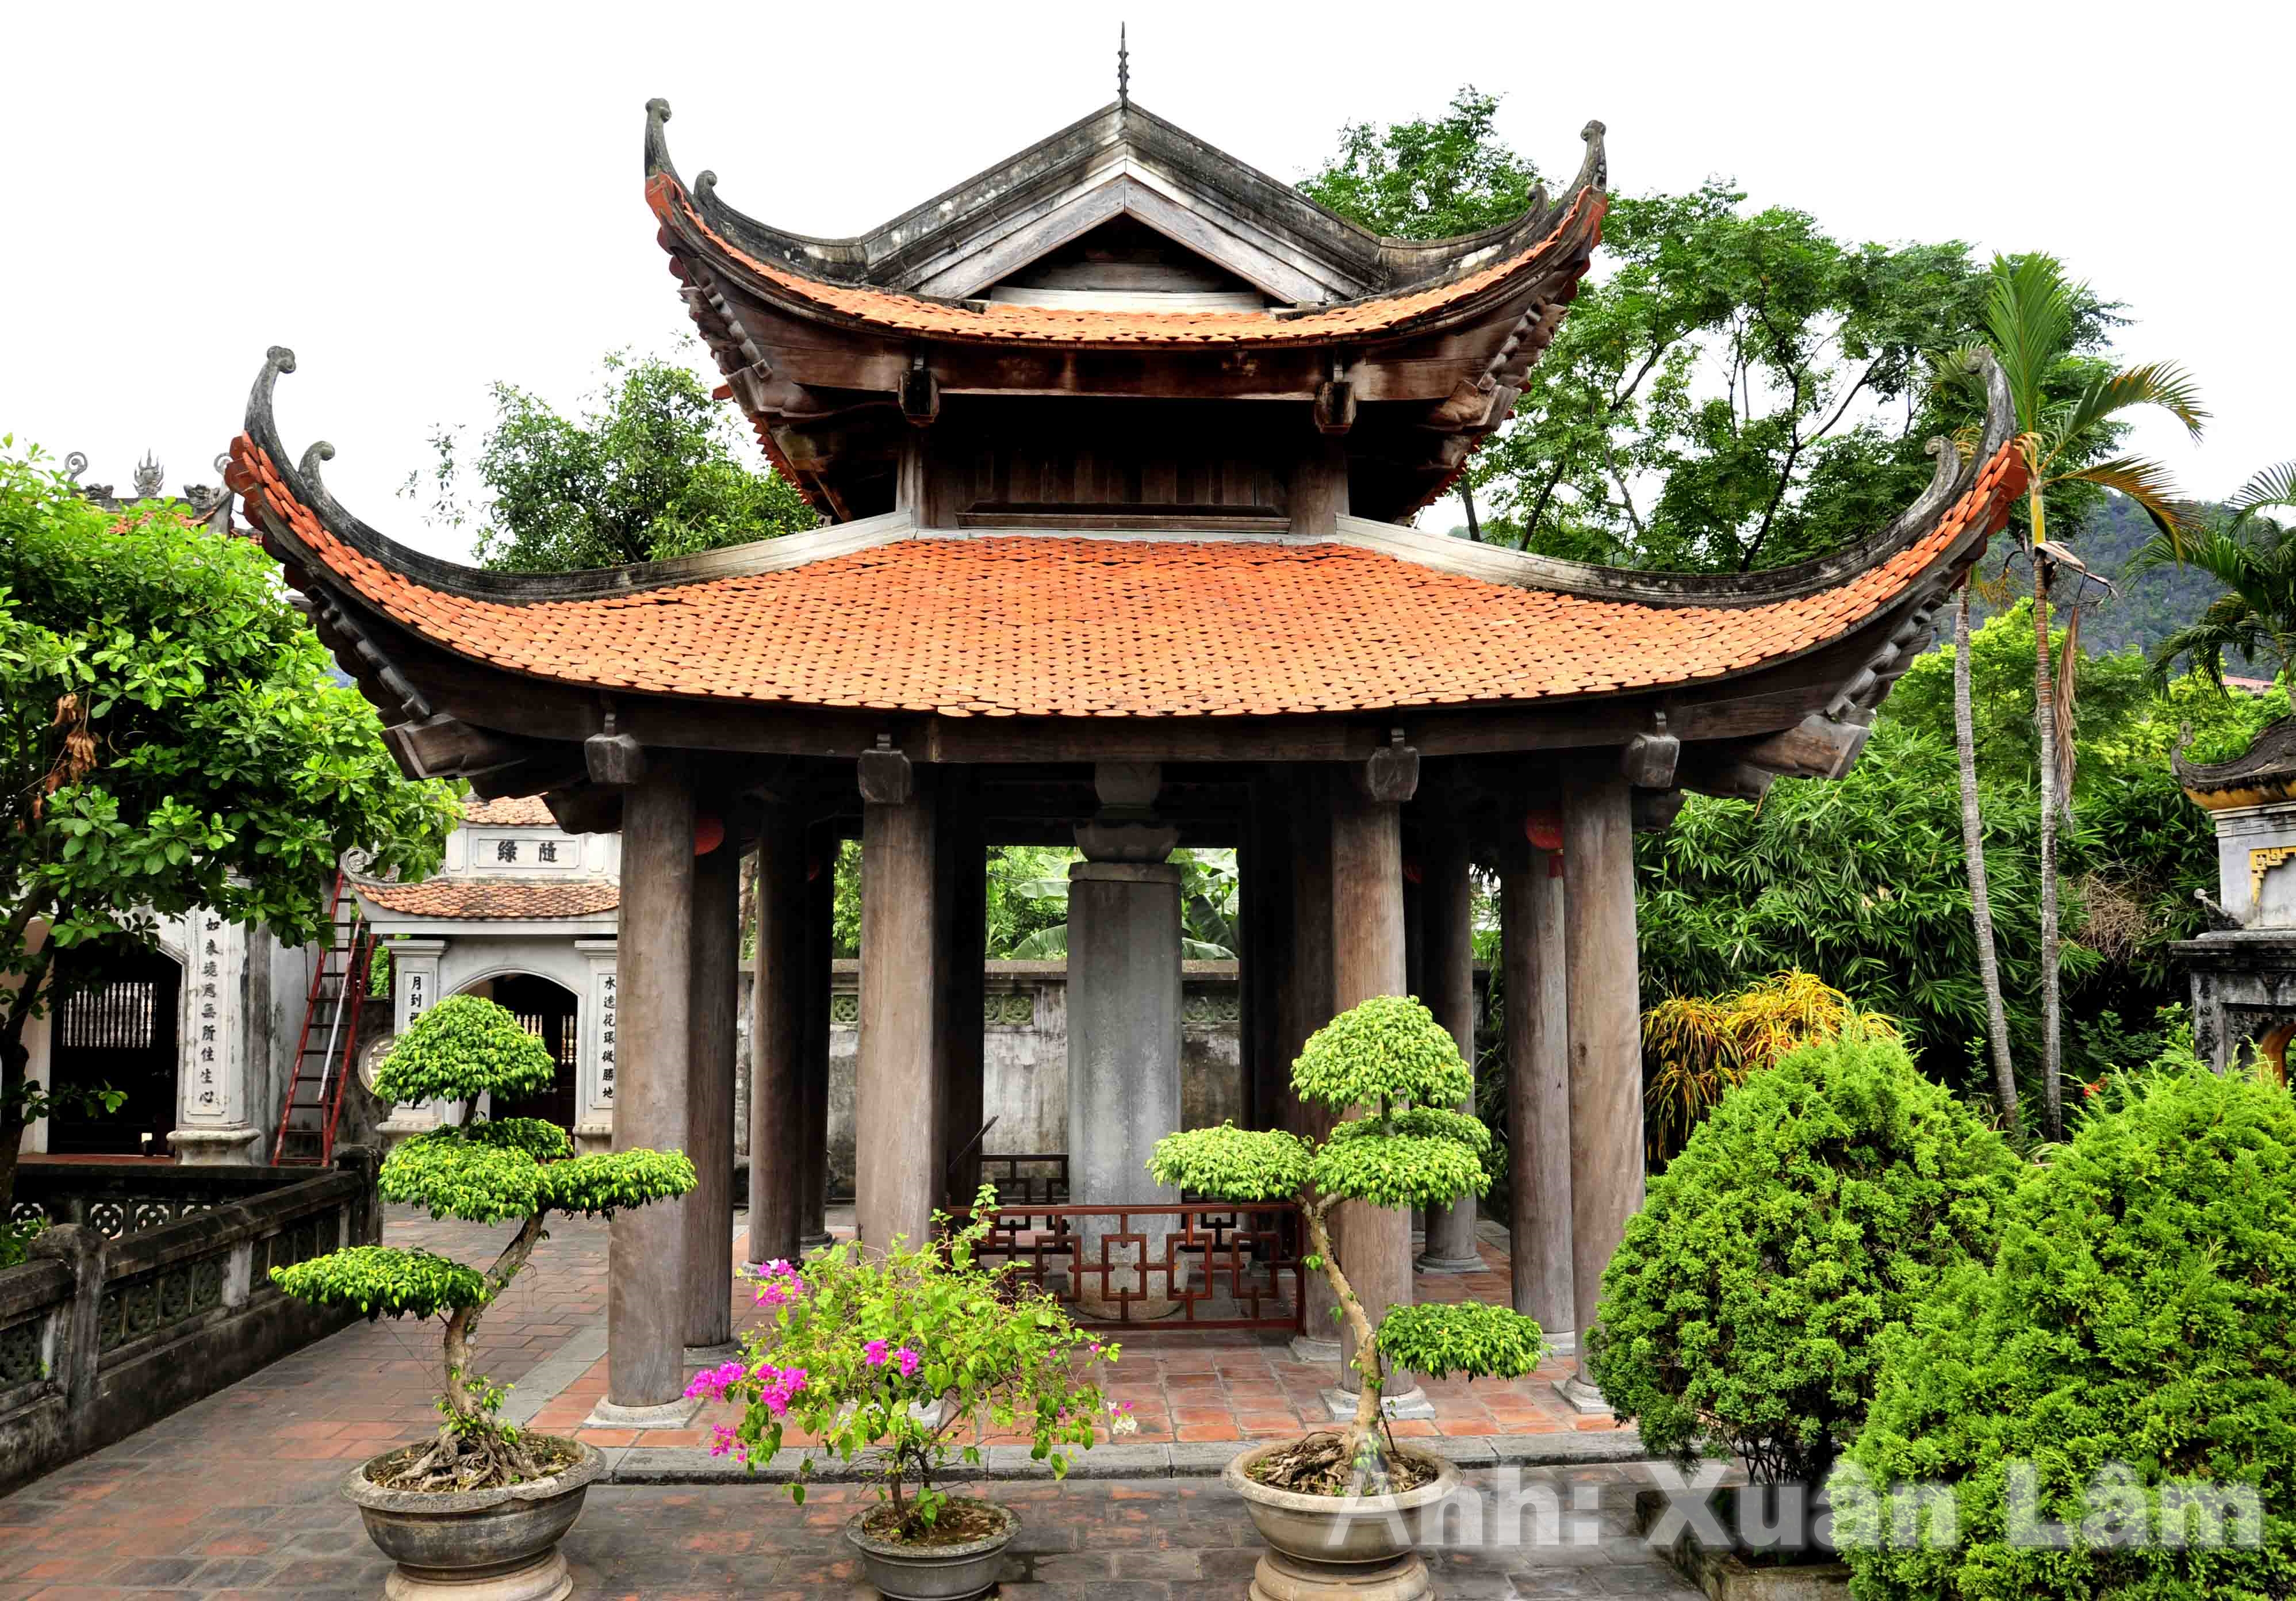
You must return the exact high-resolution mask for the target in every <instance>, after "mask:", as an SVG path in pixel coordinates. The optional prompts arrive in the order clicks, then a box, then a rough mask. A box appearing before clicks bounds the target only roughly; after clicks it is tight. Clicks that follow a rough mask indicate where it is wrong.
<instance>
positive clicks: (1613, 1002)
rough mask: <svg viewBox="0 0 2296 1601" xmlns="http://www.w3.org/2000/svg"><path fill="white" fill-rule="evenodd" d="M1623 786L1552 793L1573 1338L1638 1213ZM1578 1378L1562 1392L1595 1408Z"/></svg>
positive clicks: (1586, 1323)
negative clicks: (1566, 1018)
mask: <svg viewBox="0 0 2296 1601" xmlns="http://www.w3.org/2000/svg"><path fill="white" fill-rule="evenodd" d="M1629 793H1630V791H1629V786H1628V782H1627V778H1626V776H1625V775H1624V774H1623V773H1621V772H1620V770H1619V768H1618V767H1617V765H1616V763H1615V762H1612V761H1605V762H1597V761H1594V760H1589V761H1587V763H1585V764H1584V765H1583V766H1581V767H1580V768H1578V769H1577V770H1575V771H1574V772H1573V773H1571V774H1570V776H1568V777H1567V778H1566V780H1565V782H1564V785H1563V791H1562V854H1563V859H1564V861H1565V862H1566V863H1567V864H1568V866H1567V870H1568V872H1569V874H1570V879H1569V882H1570V894H1569V895H1568V896H1567V897H1566V898H1565V903H1564V907H1563V919H1562V926H1563V942H1564V945H1565V947H1566V949H1565V953H1564V961H1565V963H1566V964H1567V966H1568V969H1569V971H1568V974H1567V983H1568V986H1569V989H1570V1256H1571V1273H1570V1279H1571V1301H1572V1305H1573V1309H1574V1310H1575V1311H1576V1313H1577V1322H1578V1324H1579V1334H1581V1335H1582V1336H1583V1335H1584V1334H1585V1333H1586V1331H1587V1329H1588V1328H1590V1327H1592V1326H1593V1325H1594V1324H1595V1321H1596V1320H1597V1319H1598V1318H1600V1317H1601V1316H1602V1309H1601V1307H1600V1306H1599V1305H1598V1304H1597V1300H1598V1297H1599V1296H1600V1295H1601V1293H1602V1289H1603V1268H1606V1267H1608V1266H1609V1265H1610V1261H1611V1252H1613V1251H1615V1250H1617V1249H1618V1245H1619V1242H1620V1240H1621V1239H1623V1238H1625V1237H1626V1232H1627V1219H1628V1218H1630V1217H1632V1216H1633V1215H1634V1213H1635V1211H1636V1210H1637V1209H1638V1208H1639V1207H1640V1206H1641V1205H1642V1203H1643V1094H1642V1089H1643V1070H1642V1013H1641V1005H1642V997H1641V981H1640V973H1639V971H1638V963H1639V953H1638V952H1637V950H1636V944H1635V838H1634V818H1633V816H1632V812H1631V809H1630V802H1629V799H1628V797H1629ZM1585 1345H1586V1342H1585V1341H1584V1339H1583V1338H1582V1339H1581V1340H1580V1342H1579V1348H1580V1351H1581V1355H1580V1357H1579V1364H1580V1368H1581V1372H1580V1373H1579V1374H1575V1375H1572V1376H1571V1377H1570V1378H1569V1379H1567V1380H1565V1381H1563V1382H1562V1385H1561V1386H1560V1387H1561V1389H1562V1393H1563V1395H1564V1397H1565V1398H1566V1399H1568V1400H1570V1403H1571V1404H1572V1405H1573V1406H1575V1407H1577V1408H1579V1409H1580V1410H1581V1411H1599V1410H1605V1409H1607V1408H1608V1403H1607V1402H1605V1401H1604V1400H1603V1398H1602V1392H1600V1391H1598V1390H1596V1389H1595V1386H1594V1385H1593V1384H1592V1383H1588V1382H1587V1379H1586V1378H1585V1377H1584V1367H1585V1363H1586V1357H1585V1355H1584V1351H1585Z"/></svg>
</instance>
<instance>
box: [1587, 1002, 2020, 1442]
mask: <svg viewBox="0 0 2296 1601" xmlns="http://www.w3.org/2000/svg"><path fill="white" fill-rule="evenodd" d="M1858 1033H1859V1031H1858V1030H1846V1031H1845V1033H1844V1035H1843V1037H1842V1038H1841V1039H1835V1040H1832V1041H1828V1042H1825V1043H1823V1044H1818V1045H1811V1046H1805V1047H1802V1048H1801V1049H1800V1050H1797V1051H1792V1052H1790V1053H1789V1054H1787V1055H1785V1056H1784V1057H1783V1058H1781V1059H1780V1060H1779V1062H1778V1063H1777V1064H1776V1065H1775V1066H1774V1067H1771V1068H1767V1069H1766V1070H1764V1071H1760V1072H1757V1073H1754V1074H1751V1075H1750V1076H1749V1077H1748V1078H1747V1079H1746V1080H1745V1081H1744V1082H1743V1083H1741V1084H1739V1085H1737V1086H1736V1087H1735V1088H1733V1089H1731V1090H1730V1091H1729V1093H1728V1094H1727V1095H1726V1096H1723V1098H1722V1100H1721V1102H1720V1104H1718V1106H1717V1107H1716V1108H1715V1109H1714V1111H1713V1112H1712V1113H1711V1114H1710V1116H1709V1117H1708V1118H1707V1120H1706V1121H1705V1122H1703V1123H1702V1124H1701V1125H1700V1126H1699V1128H1698V1129H1697V1131H1696V1132H1695V1133H1693V1135H1692V1136H1691V1137H1690V1142H1689V1144H1688V1145H1685V1147H1684V1148H1683V1151H1682V1154H1680V1155H1678V1156H1677V1157H1676V1158H1675V1159H1674V1161H1673V1162H1671V1163H1669V1165H1668V1167H1667V1169H1666V1170H1665V1171H1664V1172H1663V1173H1661V1174H1660V1175H1659V1176H1658V1177H1657V1178H1653V1179H1652V1181H1651V1186H1650V1195H1649V1198H1648V1199H1647V1200H1646V1201H1645V1202H1644V1205H1643V1208H1642V1210H1641V1211H1639V1212H1638V1213H1636V1215H1635V1216H1634V1217H1633V1218H1632V1219H1629V1220H1628V1225H1627V1233H1626V1238H1625V1241H1624V1242H1623V1243H1622V1244H1620V1247H1619V1250H1618V1252H1617V1254H1616V1255H1615V1256H1613V1257H1612V1258H1611V1265H1610V1268H1609V1269H1608V1270H1607V1271H1606V1272H1605V1273H1604V1274H1603V1298H1602V1303H1601V1312H1600V1322H1599V1323H1598V1324H1597V1325H1596V1326H1595V1329H1594V1330H1593V1332H1592V1334H1591V1335H1590V1336H1589V1339H1588V1342H1587V1343H1588V1347H1589V1349H1588V1353H1587V1367H1588V1371H1589V1373H1590V1374H1591V1375H1592V1376H1593V1378H1594V1380H1595V1383H1597V1384H1599V1385H1600V1386H1601V1387H1602V1391H1603V1395H1604V1396H1605V1397H1607V1398H1608V1399H1609V1400H1610V1401H1611V1405H1612V1406H1614V1407H1615V1408H1617V1409H1618V1413H1619V1416H1620V1418H1621V1419H1622V1420H1624V1419H1628V1418H1631V1419H1634V1420H1635V1421H1636V1422H1637V1423H1638V1424H1640V1426H1641V1429H1642V1437H1643V1443H1644V1445H1645V1446H1647V1447H1648V1448H1650V1449H1651V1450H1652V1452H1653V1453H1660V1454H1665V1455H1669V1456H1671V1457H1675V1458H1676V1459H1677V1461H1681V1462H1685V1463H1686V1462H1688V1461H1689V1460H1691V1459H1692V1458H1693V1457H1696V1456H1697V1455H1698V1453H1699V1452H1700V1450H1701V1449H1702V1448H1703V1447H1704V1446H1705V1445H1707V1444H1710V1443H1711V1444H1722V1445H1727V1446H1729V1447H1730V1448H1732V1449H1734V1450H1736V1451H1737V1452H1739V1453H1740V1454H1741V1455H1743V1456H1744V1457H1746V1459H1747V1461H1748V1463H1749V1465H1750V1466H1751V1468H1752V1470H1753V1472H1754V1474H1755V1475H1756V1476H1757V1477H1758V1478H1759V1479H1763V1480H1768V1481H1775V1482H1790V1481H1801V1482H1810V1483H1815V1482H1817V1481H1818V1480H1819V1479H1822V1478H1823V1477H1824V1475H1825V1471H1826V1469H1827V1468H1828V1467H1830V1466H1832V1464H1833V1459H1834V1457H1835V1456H1836V1455H1837V1454H1838V1453H1839V1452H1840V1450H1841V1449H1842V1447H1843V1446H1845V1445H1846V1444H1848V1442H1849V1440H1850V1438H1851V1437H1852V1436H1853V1435H1855V1434H1856V1433H1857V1429H1858V1426H1859V1424H1862V1423H1863V1422H1864V1421H1865V1416H1866V1405H1867V1403H1868V1401H1869V1400H1871V1398H1872V1396H1873V1393H1874V1379H1875V1374H1876V1366H1877V1360H1878V1358H1877V1352H1876V1348H1875V1341H1876V1340H1877V1339H1878V1337H1879V1336H1880V1335H1881V1334H1882V1333H1883V1331H1885V1330H1887V1329H1889V1328H1890V1327H1892V1326H1896V1325H1898V1324H1901V1323H1902V1322H1904V1321H1905V1319H1906V1318H1908V1317H1909V1316H1910V1315H1911V1314H1912V1311H1913V1309H1914V1307H1915V1304H1917V1302H1918V1301H1919V1300H1920V1298H1921V1296H1922V1295H1923V1293H1925V1292H1926V1291H1927V1290H1928V1289H1929V1288H1930V1286H1931V1284H1932V1283H1933V1282H1934V1281H1935V1279H1936V1278H1937V1277H1938V1275H1939V1273H1941V1272H1943V1271H1945V1270H1947V1269H1949V1268H1953V1267H1955V1266H1956V1265H1958V1264H1960V1263H1962V1262H1964V1261H1965V1260H1969V1259H1970V1258H1972V1257H1977V1258H1980V1259H1982V1258H1986V1257H1989V1256H1990V1254H1991V1252H1992V1249H1993V1244H1994V1241H1995V1238H1996V1236H1997V1231H1998V1228H1999V1212H2000V1209H2001V1207H2002V1205H2003V1204H2004V1203H2005V1202H2006V1200H2007V1199H2008V1196H2009V1195H2010V1193H2011V1191H2012V1189H2013V1186H2014V1178H2015V1172H2016V1159H2015V1158H2014V1156H2013V1154H2011V1153H2010V1151H2009V1149H2008V1147H2007V1146H2006V1145H2005V1144H2004V1143H2003V1142H2002V1141H2001V1139H2000V1138H1999V1137H1997V1136H1996V1135H1995V1134H1994V1133H1993V1132H1992V1131H1991V1130H1989V1129H1987V1128H1986V1127H1985V1126H1984V1125H1983V1124H1981V1123H1980V1122H1979V1121H1978V1120H1977V1118H1976V1116H1975V1115H1974V1114H1973V1113H1972V1112H1970V1111H1969V1110H1968V1108H1966V1107H1964V1106H1963V1105H1961V1104H1958V1103H1957V1102H1956V1101H1955V1100H1954V1099H1953V1098H1952V1097H1951V1096H1949V1095H1948V1094H1947V1093H1946V1091H1945V1090H1944V1089H1943V1088H1940V1087H1939V1086H1938V1085H1936V1084H1934V1083H1931V1081H1929V1080H1926V1079H1924V1078H1923V1077H1922V1075H1921V1073H1920V1072H1919V1071H1917V1070H1916V1069H1915V1066H1914V1063H1913V1061H1912V1059H1911V1058H1910V1057H1909V1056H1907V1054H1906V1050H1905V1047H1903V1046H1901V1045H1899V1044H1898V1042H1897V1041H1896V1040H1894V1039H1867V1038H1859V1037H1858Z"/></svg>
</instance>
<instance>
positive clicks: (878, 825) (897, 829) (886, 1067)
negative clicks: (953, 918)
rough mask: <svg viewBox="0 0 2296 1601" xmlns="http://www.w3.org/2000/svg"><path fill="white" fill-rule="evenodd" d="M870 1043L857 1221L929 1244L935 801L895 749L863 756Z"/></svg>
mask: <svg viewBox="0 0 2296 1601" xmlns="http://www.w3.org/2000/svg"><path fill="white" fill-rule="evenodd" d="M859 766H860V784H861V800H862V803H863V804H862V813H861V817H862V822H861V1039H860V1045H859V1055H858V1057H857V1061H856V1064H855V1070H854V1089H853V1097H854V1119H855V1122H856V1125H857V1127H858V1128H860V1129H865V1130H866V1131H867V1133H866V1135H865V1137H863V1138H861V1139H860V1140H859V1141H857V1145H856V1151H855V1173H854V1189H855V1203H854V1216H855V1219H856V1221H857V1224H858V1226H859V1229H860V1235H861V1241H862V1243H863V1244H865V1245H867V1246H868V1247H870V1248H871V1249H872V1250H876V1251H883V1250H885V1249H887V1248H888V1247H889V1246H890V1245H891V1244H892V1243H893V1242H894V1241H895V1240H896V1239H905V1240H906V1241H907V1242H908V1244H911V1245H913V1246H915V1245H922V1244H924V1243H925V1242H926V1241H927V1240H928V1239H929V1238H931V1233H932V1211H933V1203H934V1202H935V1201H936V1200H938V1199H939V1195H940V1178H939V1166H940V1162H939V1157H940V1151H941V1142H940V1131H939V1128H938V1126H937V1123H936V1120H935V1117H934V1112H935V1098H936V1096H935V1084H934V1080H935V1072H934V1068H935V1065H936V1054H937V1035H938V1030H937V1029H936V1027H935V1024H936V1022H938V1020H939V1009H938V1007H937V1006H935V1004H934V1000H935V991H934V981H933V963H934V957H935V956H936V954H937V953H936V952H935V950H934V948H933V930H934V926H935V924H936V921H937V919H936V916H935V908H934V901H935V897H936V894H937V891H938V890H939V883H938V882H937V881H938V879H939V874H937V873H936V872H935V871H934V849H933V835H934V832H935V830H934V824H935V815H934V806H933V801H934V796H933V793H932V789H931V782H930V774H929V773H920V772H918V771H916V770H915V769H914V768H912V767H911V766H910V763H909V759H908V758H907V757H906V756H904V755H902V754H901V753H900V752H899V751H896V750H893V749H892V748H891V747H890V744H881V745H880V747H879V748H878V749H876V750H874V751H866V752H865V753H864V754H863V755H862V757H861V759H860V764H859Z"/></svg>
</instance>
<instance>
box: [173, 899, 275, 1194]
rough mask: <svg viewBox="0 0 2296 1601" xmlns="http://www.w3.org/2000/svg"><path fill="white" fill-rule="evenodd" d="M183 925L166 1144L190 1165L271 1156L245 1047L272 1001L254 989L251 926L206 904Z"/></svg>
mask: <svg viewBox="0 0 2296 1601" xmlns="http://www.w3.org/2000/svg"><path fill="white" fill-rule="evenodd" d="M183 928H184V988H185V989H186V990H187V992H188V993H187V994H186V995H185V997H184V1053H183V1064H182V1067H181V1070H180V1071H179V1073H178V1077H177V1085H176V1089H177V1095H176V1127H175V1129H173V1130H172V1131H171V1132H170V1133H169V1134H168V1145H169V1146H170V1147H171V1148H172V1149H173V1150H174V1152H175V1154H176V1159H177V1160H178V1161H180V1162H183V1163H184V1165H186V1166H189V1167H199V1166H225V1165H234V1166H235V1165H243V1164H246V1163H250V1162H266V1161H268V1160H269V1159H270V1154H269V1153H268V1152H267V1151H266V1150H264V1149H263V1148H262V1145H263V1137H264V1131H263V1129H261V1128H259V1127H258V1125H257V1122H256V1119H257V1117H258V1111H257V1108H256V1104H255V1103H256V1085H255V1084H254V1083H251V1082H250V1078H251V1077H252V1076H253V1075H254V1073H255V1071H256V1063H254V1062H253V1061H252V1060H251V1053H250V1051H249V1050H248V1048H247V1041H248V1026H247V1025H248V1020H249V1019H250V1017H253V1016H256V1015H258V1014H260V1012H261V1010H262V1007H263V1006H264V1005H265V1004H266V1002H267V999H268V997H267V995H266V996H265V997H261V998H258V997H253V996H250V994H249V988H250V981H252V979H253V976H254V973H255V967H256V964H255V963H254V962H252V961H250V959H249V946H250V943H252V942H253V941H251V940H250V934H249V931H248V930H246V929H244V928H242V927H240V926H238V925H237V924H232V923H226V922H225V921H224V919H223V918H222V916H220V915H218V914H217V913H215V912H212V911H209V910H207V909H206V908H204V907H202V908H201V910H199V911H196V912H193V913H192V914H191V915H189V916H187V917H185V918H184V923H183ZM290 1093H291V1089H290ZM264 1110H265V1111H266V1112H267V1111H268V1110H269V1109H268V1108H265V1109H264Z"/></svg>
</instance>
